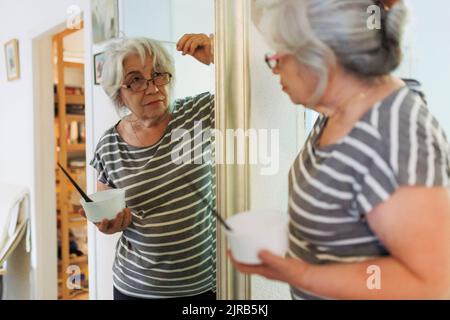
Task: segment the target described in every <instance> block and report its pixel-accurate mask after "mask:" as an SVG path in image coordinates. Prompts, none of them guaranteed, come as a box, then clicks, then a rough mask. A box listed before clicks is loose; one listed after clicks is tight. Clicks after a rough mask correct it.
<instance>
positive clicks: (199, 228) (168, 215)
mask: <svg viewBox="0 0 450 320" xmlns="http://www.w3.org/2000/svg"><path fill="white" fill-rule="evenodd" d="M213 127H214V96H213V95H212V94H210V93H203V94H200V95H197V96H195V97H188V98H185V99H180V100H177V101H175V103H174V105H173V107H172V119H171V121H170V123H169V125H168V127H167V129H166V131H165V134H164V135H163V137H162V138H161V139H160V140H159V141H158V142H157V143H156V144H154V145H152V146H150V147H145V148H139V147H134V146H130V145H129V144H127V143H126V142H125V141H124V140H123V139H122V138H121V137H120V135H119V133H118V132H117V129H116V125H115V126H113V127H112V128H110V129H109V130H107V131H106V132H105V134H104V135H103V136H102V138H101V139H100V141H99V143H98V145H97V148H96V151H95V156H94V159H93V160H92V161H91V163H90V164H91V165H92V166H93V167H94V168H95V169H96V170H97V172H98V179H99V181H101V182H102V183H104V184H106V185H108V186H110V187H111V188H121V189H124V190H125V192H126V204H127V206H128V207H129V208H130V209H131V210H132V215H133V217H132V218H133V219H132V223H131V225H130V226H129V227H128V228H127V229H126V230H125V231H124V232H123V234H122V236H121V237H120V239H119V241H118V243H117V247H116V257H115V261H114V265H113V283H114V286H115V287H116V288H117V289H118V290H119V291H121V292H122V293H124V294H126V295H129V296H134V297H139V298H171V297H182V296H191V295H197V294H201V293H203V292H206V291H209V290H213V291H215V282H216V281H215V278H216V276H215V273H216V222H215V218H214V216H213V215H212V208H214V209H215V183H214V180H215V172H214V164H213V160H214V156H213V153H214V150H213V148H212V147H213V144H212V138H211V135H209V134H208V131H209V130H210V129H211V128H213ZM179 130H184V131H183V132H184V133H185V134H183V135H182V136H180V135H179V136H178V137H177V139H174V137H175V136H174V135H173V133H175V132H176V131H179ZM199 135H201V137H202V138H203V139H202V140H200V141H201V143H194V139H198V138H199ZM208 136H209V137H210V138H206V139H205V137H208ZM180 139H181V140H180ZM195 141H196V142H198V141H199V140H195ZM186 148H189V149H186ZM180 150H183V152H184V153H183V152H182V151H180ZM174 151H175V154H176V153H179V154H182V156H183V157H186V156H188V157H189V156H192V159H191V160H192V161H190V160H188V159H186V158H183V160H184V161H183V163H181V164H180V163H179V161H173V159H172V157H173V152H174ZM178 151H179V152H178ZM205 154H209V157H204V156H205ZM199 156H200V157H204V159H202V161H198V160H199V159H197V158H198V157H199ZM194 157H195V158H194ZM205 159H209V161H205ZM178 160H179V159H178Z"/></svg>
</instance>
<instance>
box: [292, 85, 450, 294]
mask: <svg viewBox="0 0 450 320" xmlns="http://www.w3.org/2000/svg"><path fill="white" fill-rule="evenodd" d="M410 84H411V83H409V85H410ZM326 121H327V117H325V116H320V117H319V118H318V120H317V122H316V124H315V125H314V128H313V130H312V132H311V134H310V136H309V137H308V139H307V141H306V143H305V146H304V147H303V149H302V151H301V152H300V154H299V155H298V157H297V158H296V160H295V161H294V163H293V165H292V167H291V169H290V173H289V215H290V226H289V242H290V245H289V246H290V248H289V255H291V256H293V257H297V258H300V259H302V260H304V261H307V262H309V263H311V264H329V263H351V262H358V261H363V260H367V259H370V258H374V257H379V256H386V255H389V252H388V250H387V249H386V248H385V246H384V245H383V243H381V242H380V240H379V239H378V237H377V236H376V235H375V234H374V232H373V231H372V230H371V229H370V227H369V225H368V223H367V221H366V215H367V214H369V213H370V212H371V211H372V210H373V209H374V208H375V207H376V206H377V205H378V204H380V203H381V202H383V201H386V200H387V199H388V198H389V197H390V196H391V195H392V194H393V193H394V192H395V191H396V190H397V188H399V187H400V186H406V185H409V186H427V187H431V186H449V177H450V156H449V154H450V147H449V145H448V142H447V139H446V137H445V134H444V132H443V130H442V129H441V128H440V126H439V124H438V122H437V121H436V119H435V118H434V117H433V116H432V115H431V113H430V112H429V111H428V109H427V107H426V103H425V100H424V98H423V94H421V92H420V91H418V89H417V87H416V88H414V87H412V86H410V87H404V88H401V89H399V90H396V91H395V92H394V93H392V94H391V95H390V96H389V97H387V98H385V99H384V100H383V101H381V102H379V103H377V104H376V105H375V106H374V107H373V108H372V109H371V110H369V111H368V112H367V113H366V114H365V115H364V116H363V117H362V118H361V119H360V120H359V121H358V122H357V123H356V125H355V126H354V127H353V129H352V130H351V131H350V133H349V134H348V135H347V136H346V137H344V138H343V139H342V140H341V141H339V142H338V143H336V144H333V145H329V146H325V147H318V146H317V140H318V138H319V136H320V133H321V131H322V129H323V128H324V125H325V124H326ZM424 214H426V213H424ZM291 293H292V297H293V298H294V299H317V298H319V299H320V298H326V297H318V296H316V295H314V294H312V293H310V292H306V291H303V290H299V289H297V288H291Z"/></svg>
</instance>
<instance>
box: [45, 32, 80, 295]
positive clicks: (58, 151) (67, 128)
mask: <svg viewBox="0 0 450 320" xmlns="http://www.w3.org/2000/svg"><path fill="white" fill-rule="evenodd" d="M78 31H80V30H74V31H71V30H65V31H63V32H61V33H59V34H57V35H55V36H54V38H53V44H54V53H55V59H54V61H55V86H54V94H55V97H54V102H55V111H54V125H55V128H54V132H55V172H56V183H55V186H56V190H55V192H56V195H57V226H58V283H59V287H58V288H59V289H58V293H59V297H60V298H61V299H72V298H73V297H74V294H77V293H80V292H83V293H86V291H87V289H88V287H89V285H88V282H89V279H88V278H89V276H88V250H87V249H88V247H87V222H86V220H85V219H84V218H83V217H81V216H80V215H79V214H78V213H77V211H78V209H79V208H80V196H79V194H78V192H77V191H76V189H75V188H74V187H73V186H72V185H71V184H70V182H69V181H68V179H67V177H66V176H65V175H64V174H63V172H62V170H60V169H59V168H58V167H57V166H56V163H57V162H58V163H60V164H61V165H62V166H63V167H64V168H66V169H67V171H68V172H69V173H70V175H71V176H72V177H73V178H74V179H75V180H76V181H77V183H78V184H79V185H80V186H81V187H82V188H83V189H84V190H86V159H85V152H86V145H85V143H86V138H85V137H86V134H85V131H86V129H85V128H86V126H85V123H86V121H85V101H84V100H85V95H84V83H82V82H83V81H82V79H83V78H84V72H83V71H84V70H83V69H84V64H82V63H73V62H67V61H64V42H65V39H64V37H65V36H67V35H69V34H72V33H73V32H78ZM73 266H78V267H79V269H80V272H81V274H80V276H81V277H82V285H81V288H79V289H75V290H72V289H71V288H70V286H67V283H69V282H70V281H71V279H72V278H71V277H72V276H73V275H71V274H70V271H71V270H72V269H71V267H73ZM76 296H77V297H79V295H76Z"/></svg>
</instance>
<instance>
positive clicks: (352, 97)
mask: <svg viewBox="0 0 450 320" xmlns="http://www.w3.org/2000/svg"><path fill="white" fill-rule="evenodd" d="M403 86H405V83H404V82H403V81H402V80H401V79H399V78H396V77H393V76H386V77H384V78H380V79H377V80H374V81H373V82H370V83H369V82H365V81H363V80H359V79H356V78H355V77H352V76H346V77H344V78H342V79H340V80H339V81H334V84H332V85H331V89H330V90H328V92H327V94H326V95H325V96H324V98H323V99H322V102H321V103H320V106H319V107H317V108H316V110H317V111H318V112H320V113H323V114H325V115H326V116H327V117H329V118H330V119H340V120H350V122H352V120H354V119H359V118H360V117H361V116H362V115H363V114H365V113H366V112H367V111H368V110H369V109H370V108H372V107H373V106H374V104H375V103H376V102H377V101H380V100H382V99H383V98H385V97H387V96H389V95H390V94H391V93H392V92H394V91H396V90H397V89H399V88H401V87H403Z"/></svg>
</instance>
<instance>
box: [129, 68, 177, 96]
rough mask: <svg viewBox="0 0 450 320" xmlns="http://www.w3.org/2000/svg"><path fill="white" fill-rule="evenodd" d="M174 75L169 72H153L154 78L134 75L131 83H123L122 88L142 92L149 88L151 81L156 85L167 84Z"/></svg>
mask: <svg viewBox="0 0 450 320" xmlns="http://www.w3.org/2000/svg"><path fill="white" fill-rule="evenodd" d="M171 78H172V75H171V74H170V73H169V72H163V73H158V72H155V73H153V78H150V79H145V78H144V77H134V78H133V80H131V82H130V84H123V85H122V86H121V87H122V88H127V89H131V91H133V92H141V91H144V90H147V88H148V84H149V82H152V83H153V85H154V86H165V85H166V84H168V83H169V82H170V79H171Z"/></svg>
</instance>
